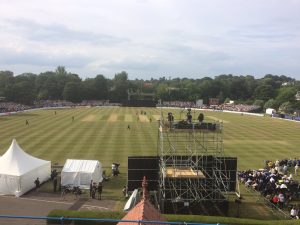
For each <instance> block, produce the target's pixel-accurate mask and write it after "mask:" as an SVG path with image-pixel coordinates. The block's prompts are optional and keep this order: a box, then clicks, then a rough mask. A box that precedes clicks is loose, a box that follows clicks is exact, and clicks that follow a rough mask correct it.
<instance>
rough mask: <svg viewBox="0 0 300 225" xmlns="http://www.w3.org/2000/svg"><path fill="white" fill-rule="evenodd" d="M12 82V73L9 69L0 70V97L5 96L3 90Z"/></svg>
mask: <svg viewBox="0 0 300 225" xmlns="http://www.w3.org/2000/svg"><path fill="white" fill-rule="evenodd" d="M13 83H14V73H13V72H11V71H0V97H6V96H5V90H6V88H7V87H8V86H9V85H12V84H13Z"/></svg>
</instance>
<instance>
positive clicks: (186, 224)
mask: <svg viewBox="0 0 300 225" xmlns="http://www.w3.org/2000/svg"><path fill="white" fill-rule="evenodd" d="M2 219H20V220H43V221H44V222H46V223H47V221H51V224H53V222H55V221H56V222H58V223H59V224H60V225H64V224H65V222H67V223H70V222H72V221H90V222H99V223H101V222H111V223H118V222H121V223H136V224H137V225H141V224H166V225H167V224H169V225H221V224H219V223H190V222H163V221H144V220H118V219H95V218H71V217H47V216H15V215H0V224H2V223H1V220H2ZM222 225H224V224H222Z"/></svg>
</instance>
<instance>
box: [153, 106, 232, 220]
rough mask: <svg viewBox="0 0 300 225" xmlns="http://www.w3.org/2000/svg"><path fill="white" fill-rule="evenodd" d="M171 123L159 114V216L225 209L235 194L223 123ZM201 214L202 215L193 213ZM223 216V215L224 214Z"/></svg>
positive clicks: (170, 117)
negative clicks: (216, 208)
mask: <svg viewBox="0 0 300 225" xmlns="http://www.w3.org/2000/svg"><path fill="white" fill-rule="evenodd" d="M188 114H190V115H192V114H191V111H188V112H187V119H186V120H182V121H176V120H174V117H173V115H172V113H171V114H170V113H168V116H164V115H163V111H161V120H160V126H159V131H158V157H159V180H158V186H159V202H160V209H161V212H162V213H190V212H193V213H200V214H210V215H211V213H210V211H215V209H212V210H210V209H209V207H212V206H215V205H217V207H218V208H223V209H224V208H226V207H227V206H228V201H227V198H228V197H227V193H228V192H230V191H235V184H236V167H237V161H236V158H231V157H225V156H224V149H223V137H222V133H223V132H222V131H223V123H222V122H221V121H207V120H203V118H202V121H201V118H200V121H201V122H199V121H198V120H195V119H193V118H191V117H189V116H188ZM205 210H208V212H204V213H203V211H205ZM195 211H202V212H195ZM225 214H226V213H225Z"/></svg>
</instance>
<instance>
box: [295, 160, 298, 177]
mask: <svg viewBox="0 0 300 225" xmlns="http://www.w3.org/2000/svg"><path fill="white" fill-rule="evenodd" d="M298 169H299V165H298V163H297V164H296V166H295V175H296V176H297V175H298Z"/></svg>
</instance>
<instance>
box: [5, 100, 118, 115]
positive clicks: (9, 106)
mask: <svg viewBox="0 0 300 225" xmlns="http://www.w3.org/2000/svg"><path fill="white" fill-rule="evenodd" d="M77 106H90V107H93V106H120V104H119V103H110V102H109V100H84V101H82V102H80V103H73V102H68V101H64V100H40V101H35V102H34V104H33V105H31V106H28V105H23V104H19V103H15V102H0V113H10V112H20V111H24V110H28V109H34V108H47V107H50V108H51V107H53V108H57V107H77Z"/></svg>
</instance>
